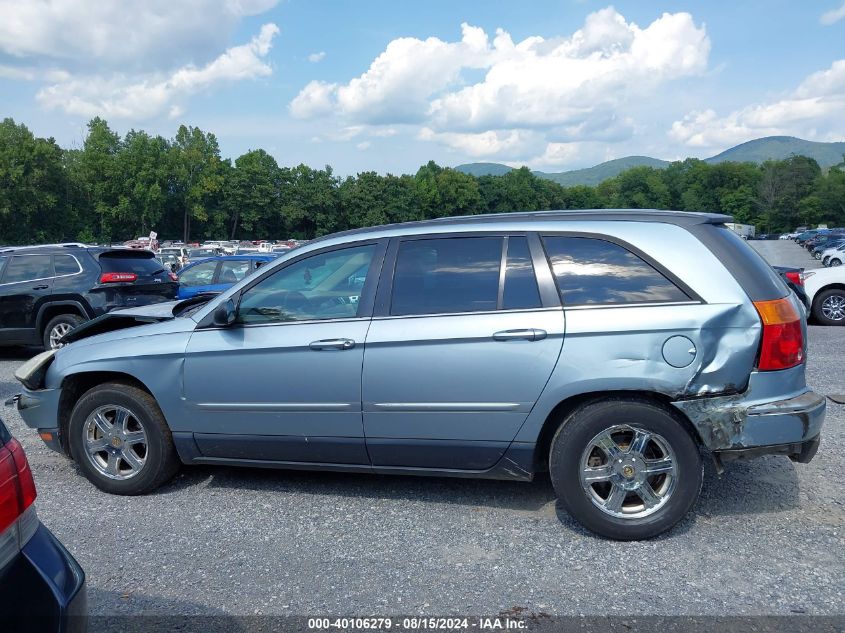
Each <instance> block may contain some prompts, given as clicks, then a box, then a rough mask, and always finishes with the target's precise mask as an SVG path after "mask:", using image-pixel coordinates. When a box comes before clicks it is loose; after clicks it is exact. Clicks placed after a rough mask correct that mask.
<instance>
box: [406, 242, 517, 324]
mask: <svg viewBox="0 0 845 633" xmlns="http://www.w3.org/2000/svg"><path fill="white" fill-rule="evenodd" d="M501 263H502V238H501V237H459V238H434V239H421V240H409V241H403V242H401V243H400V245H399V251H398V253H397V256H396V268H395V271H394V274H393V296H392V299H391V307H390V313H391V314H393V315H406V314H448V313H455V312H479V311H487V310H495V309H496V308H497V305H498V298H499V269H500V267H501Z"/></svg>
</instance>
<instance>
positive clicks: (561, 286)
mask: <svg viewBox="0 0 845 633" xmlns="http://www.w3.org/2000/svg"><path fill="white" fill-rule="evenodd" d="M543 245H544V247H545V249H546V254H547V255H548V258H549V263H550V264H551V267H552V273H553V274H554V277H555V280H556V282H557V287H558V292H559V293H560V297H561V300H562V301H563V304H564V305H565V306H579V305H580V306H583V305H624V304H636V303H667V302H676V301H689V299H690V298H689V297H688V296H687V295H686V294H685V293H684V292H683V291H682V290H681V289H680V288H678V287H677V286H676V285H675V284H674V283H673V282H672V281H670V280H669V279H667V278H666V276H664V275H663V274H662V273H661V272H660V271H658V270H657V269H655V268H654V267H653V266H651V265H650V264H648V263H647V262H646V261H644V260H643V259H642V258H640V257H639V256H637V255H636V254H634V253H632V252H631V251H629V250H627V249H626V248H624V247H622V246H620V245H619V244H615V243H613V242H609V241H606V240H602V239H595V238H586V237H562V236H547V237H544V238H543Z"/></svg>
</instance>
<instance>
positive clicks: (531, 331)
mask: <svg viewBox="0 0 845 633" xmlns="http://www.w3.org/2000/svg"><path fill="white" fill-rule="evenodd" d="M544 338H546V330H538V329H537V328H526V329H524V330H502V331H501V332H496V333H495V334H494V335H493V340H494V341H542V340H543V339H544Z"/></svg>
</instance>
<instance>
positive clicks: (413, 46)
mask: <svg viewBox="0 0 845 633" xmlns="http://www.w3.org/2000/svg"><path fill="white" fill-rule="evenodd" d="M461 28H462V31H463V37H462V39H461V41H460V42H444V41H443V40H441V39H439V38H436V37H429V38H428V39H425V40H420V39H417V38H413V37H401V38H399V39H395V40H393V41H391V42H390V43H389V44H388V45H387V48H386V49H385V50H384V52H383V53H381V54H380V55H379V56H378V57H377V58H376V59H375V60H373V62H372V64H370V68H369V69H368V70H367V71H366V72H365V73H364V74H362V75H361V76H360V77H356V78H354V79H352V80H351V81H349V83H347V84H345V85H340V84H333V83H332V84H330V83H326V82H322V81H312V82H310V83H309V84H308V85H307V86H305V88H303V89H302V91H301V92H300V93H299V94H298V95H297V96H296V98H295V99H294V100H293V101H292V102H291V114H293V115H294V116H296V117H298V118H311V117H314V116H320V115H324V114H328V113H330V112H339V113H342V114H345V115H348V116H350V117H351V118H353V119H355V120H357V121H361V122H364V123H404V122H409V121H419V120H422V119H423V118H424V117H425V115H426V112H427V111H428V108H429V105H430V97H431V95H432V94H433V93H435V92H438V91H440V90H443V89H444V88H446V87H447V86H449V85H450V84H452V83H453V82H455V81H456V80H457V79H458V76H459V74H460V71H461V69H462V68H481V67H483V66H484V65H485V63H486V62H485V60H486V58H487V57H488V55H489V46H488V41H487V35H486V34H485V33H484V31H483V30H482V29H479V28H477V27H472V26H469V25H467V24H464V25H462V27H461Z"/></svg>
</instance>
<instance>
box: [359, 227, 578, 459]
mask: <svg viewBox="0 0 845 633" xmlns="http://www.w3.org/2000/svg"><path fill="white" fill-rule="evenodd" d="M538 264H539V265H538ZM535 269H537V274H539V275H540V283H539V284H538V277H537V275H535ZM382 278H383V281H382V282H381V283H380V285H379V295H378V298H377V301H376V312H375V314H374V317H373V322H372V324H371V326H370V330H369V332H368V334H367V343H366V349H365V351H364V368H363V379H362V384H363V409H364V431H365V433H366V437H367V450H368V451H369V453H370V457H371V458H372V462H373V464H374V465H376V466H400V467H432V468H448V469H462V470H483V469H487V468H490V467H491V466H493V465H494V464H495V462H496V461H497V460H498V459H499V458H500V457H501V455H502V454H503V452H504V451H505V449H506V448H507V446H508V445H509V443H510V442H511V441H512V440H513V438H514V436H515V435H516V433H517V431H518V429H519V427H520V425H521V424H522V423H523V422H524V421H525V419H526V417H527V416H528V413H529V412H530V411H531V408H532V407H533V405H534V403H535V402H536V401H537V398H538V397H539V396H540V393H541V392H542V391H543V388H544V386H545V384H546V382H547V381H548V378H549V376H550V375H551V372H552V370H553V369H554V366H555V363H556V361H557V358H558V355H559V353H560V349H561V345H562V342H563V334H564V318H563V311H562V309H561V307H560V302H559V299H558V298H557V296H556V293H555V291H554V288H553V282H552V280H551V273H550V272H549V269H548V265H547V264H546V263H545V260H544V259H543V256H542V250H541V248H540V245H539V241H538V240H537V238H536V237H535V236H532V235H528V234H521V235H516V234H512V235H490V234H485V235H471V236H466V235H460V234H451V235H440V236H422V237H417V236H414V237H407V238H397V239H396V240H394V241H393V242H392V243H391V246H390V249H389V252H388V256H387V259H386V261H385V273H384V274H383V275H382Z"/></svg>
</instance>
